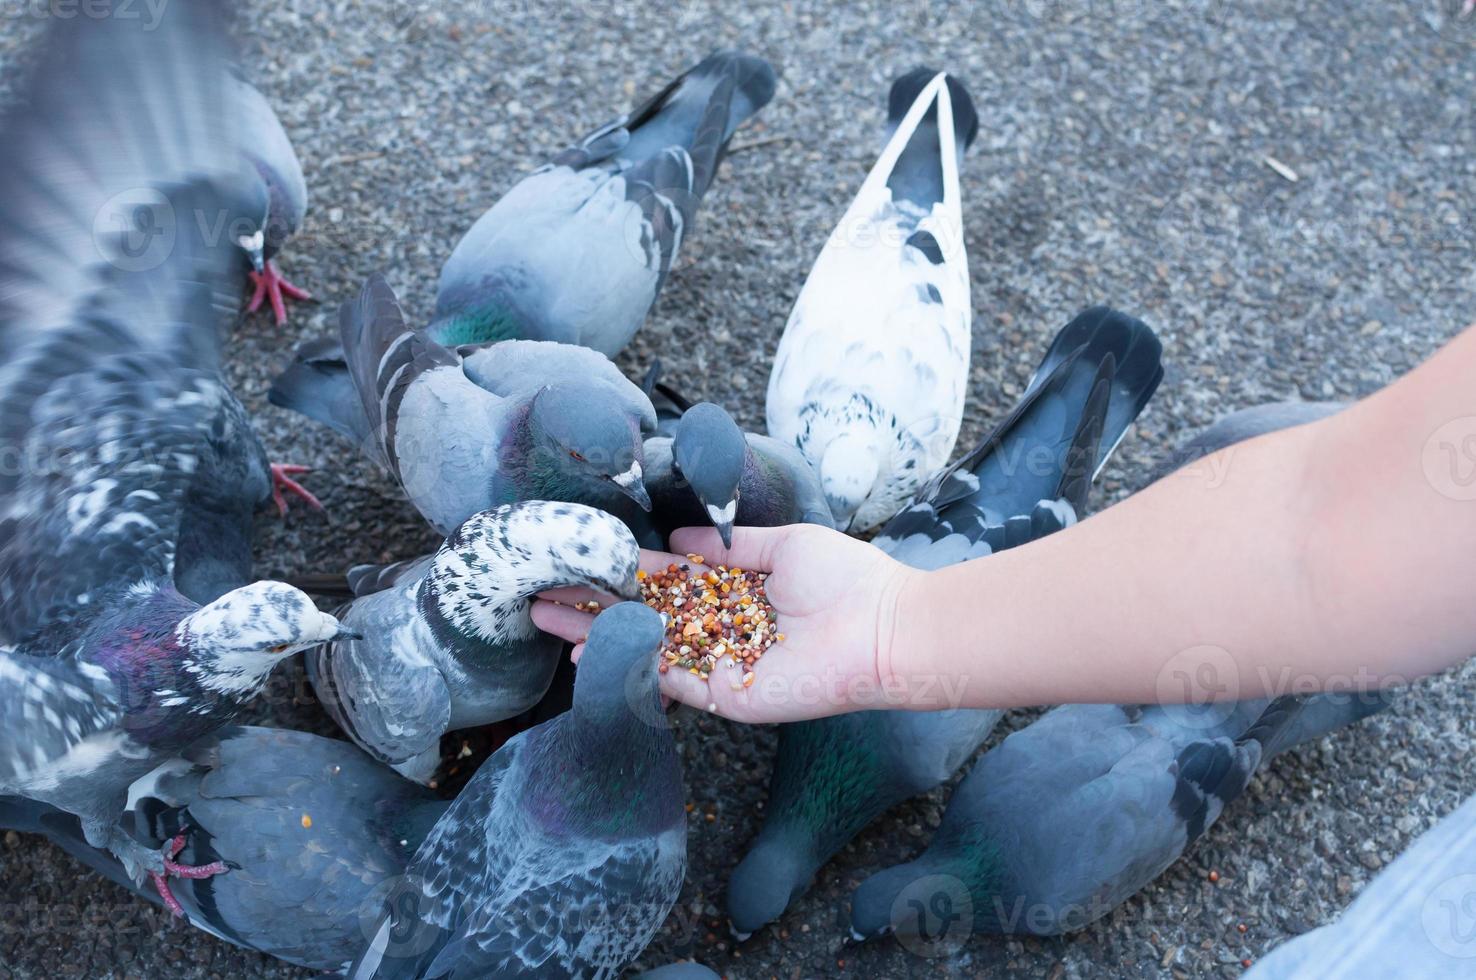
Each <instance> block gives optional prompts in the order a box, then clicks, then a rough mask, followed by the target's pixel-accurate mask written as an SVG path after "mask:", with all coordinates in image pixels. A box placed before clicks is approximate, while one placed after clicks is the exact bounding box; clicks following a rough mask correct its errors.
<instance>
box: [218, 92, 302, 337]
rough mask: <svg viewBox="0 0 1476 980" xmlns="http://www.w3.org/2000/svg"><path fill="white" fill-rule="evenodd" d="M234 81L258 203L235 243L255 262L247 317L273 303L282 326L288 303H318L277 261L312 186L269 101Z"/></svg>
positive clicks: (249, 189) (247, 172)
mask: <svg viewBox="0 0 1476 980" xmlns="http://www.w3.org/2000/svg"><path fill="white" fill-rule="evenodd" d="M233 82H234V86H233V91H232V95H233V99H232V107H233V109H234V110H235V113H236V116H235V118H236V120H237V124H238V125H239V126H240V128H241V137H240V139H241V141H242V143H243V147H242V153H243V156H244V162H245V164H246V167H245V168H244V172H243V179H244V180H245V182H246V190H245V193H247V194H249V196H250V197H251V199H252V200H253V201H254V203H255V204H256V207H255V208H253V209H252V211H251V216H252V218H253V220H251V221H250V222H248V223H245V224H243V225H242V226H241V227H240V228H238V229H236V231H237V238H236V243H237V244H238V245H240V246H241V249H242V251H243V252H244V253H245V255H246V259H247V261H248V262H249V263H250V269H249V270H248V272H247V275H248V276H249V277H250V281H251V285H252V293H251V299H250V300H249V301H248V302H247V305H246V312H247V313H255V312H256V311H257V310H259V309H261V307H262V304H263V303H269V304H270V305H271V308H272V315H273V316H274V317H275V318H276V321H277V325H278V326H281V325H282V324H285V323H286V322H287V303H286V300H288V299H296V300H311V299H312V298H313V297H312V294H311V293H309V292H307V290H305V289H302V288H301V287H300V286H296V285H293V284H292V283H291V282H289V281H288V280H287V279H286V278H285V277H284V276H283V275H282V273H281V272H280V271H279V270H278V269H277V264H276V262H275V261H274V258H275V256H276V255H277V253H278V252H279V251H281V249H282V246H283V245H284V244H286V242H287V240H288V239H289V238H291V237H292V236H293V235H294V234H296V233H297V229H298V228H299V227H301V225H302V219H303V217H304V215H306V213H307V201H308V193H307V181H306V179H305V178H304V177H303V175H302V163H301V162H300V161H299V160H298V159H297V151H295V150H294V149H293V148H292V141H291V140H289V139H288V138H287V131H286V130H285V129H284V128H282V121H281V120H280V119H278V118H277V114H276V112H274V111H273V110H272V107H271V104H270V103H268V102H267V100H266V96H264V95H262V94H261V91H260V90H259V89H258V88H257V87H256V86H254V85H252V84H251V83H250V82H248V81H246V79H244V78H242V77H241V76H240V75H239V73H238V74H235V75H233Z"/></svg>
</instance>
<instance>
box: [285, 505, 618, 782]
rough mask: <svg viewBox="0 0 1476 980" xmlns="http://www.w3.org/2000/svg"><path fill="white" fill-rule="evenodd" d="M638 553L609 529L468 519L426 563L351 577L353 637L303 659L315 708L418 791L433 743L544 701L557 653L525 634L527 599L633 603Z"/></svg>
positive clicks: (552, 640)
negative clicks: (583, 592)
mask: <svg viewBox="0 0 1476 980" xmlns="http://www.w3.org/2000/svg"><path fill="white" fill-rule="evenodd" d="M639 559H640V554H639V551H638V549H637V547H636V542H635V539H634V538H632V537H631V534H630V532H629V531H628V530H627V529H626V528H625V526H624V525H623V524H621V523H620V521H618V520H616V519H615V518H614V517H612V516H611V515H609V514H606V513H604V512H603V511H599V510H594V509H593V508H589V507H584V506H581V505H579V504H565V503H550V502H546V501H526V502H524V503H518V504H510V505H506V506H503V507H500V508H498V509H497V510H493V511H488V512H485V513H482V514H477V515H475V516H473V517H471V518H469V519H468V520H467V521H466V522H465V523H464V524H462V525H461V526H460V527H459V528H458V529H457V530H456V532H455V533H454V534H452V535H451V536H450V537H449V538H447V539H446V542H445V544H443V545H442V546H441V547H440V549H439V550H438V551H436V553H435V554H434V555H430V556H427V557H425V558H422V559H420V560H418V561H414V562H407V563H402V564H400V565H395V566H391V568H390V569H389V570H388V572H387V573H381V572H380V571H379V570H378V569H376V568H373V567H367V568H360V569H356V570H355V571H354V572H353V573H351V574H350V580H351V582H352V583H353V585H354V586H355V588H356V589H357V590H359V597H358V598H356V599H354V600H353V601H352V602H351V603H350V604H349V605H348V606H347V607H345V608H344V609H340V610H339V611H338V615H339V616H340V617H341V618H342V620H343V622H344V623H345V625H347V626H349V627H351V628H352V629H354V630H356V631H358V632H359V633H360V634H361V635H362V637H363V638H362V639H350V640H340V641H337V642H334V643H331V644H328V645H327V646H324V647H322V648H320V649H318V650H316V651H314V652H313V653H312V654H310V655H309V656H308V658H307V665H308V677H309V678H310V679H311V680H312V683H313V687H314V689H315V690H316V691H317V693H318V697H319V699H320V700H321V701H322V702H323V706H324V707H325V708H326V709H327V711H328V713H329V714H330V715H332V716H333V719H334V720H335V721H337V722H338V724H339V726H340V727H342V728H343V730H344V731H345V732H347V733H348V735H349V737H350V738H352V739H353V740H354V741H355V742H356V743H357V744H358V745H360V746H361V747H362V748H363V749H364V750H365V751H366V752H368V753H369V754H370V755H372V756H374V757H375V758H376V759H379V760H380V761H382V762H384V763H386V764H389V765H393V766H396V767H398V768H399V770H400V771H401V772H402V773H404V774H405V775H408V776H411V777H412V778H414V779H418V780H422V781H423V780H426V779H428V778H429V777H430V775H431V773H432V772H434V771H435V768H436V765H437V763H438V762H439V746H440V739H441V735H442V734H444V733H445V732H447V731H452V730H455V729H460V728H469V727H471V726H474V725H486V724H490V723H492V722H495V721H502V720H504V719H507V718H511V717H513V716H514V715H518V714H521V713H522V712H524V711H526V710H528V709H529V708H531V707H533V706H534V705H535V704H537V703H538V700H539V699H540V698H541V697H543V694H544V692H545V691H547V690H548V686H549V682H550V681H551V680H552V679H553V675H554V669H555V668H556V667H557V665H558V662H559V660H560V659H561V653H562V650H563V644H562V643H561V641H560V640H559V639H558V638H557V637H554V636H552V635H550V634H548V633H544V632H542V631H541V630H539V629H537V628H535V627H534V625H533V620H532V618H531V616H530V611H531V608H532V605H533V597H534V596H536V595H537V594H538V593H539V592H542V591H544V590H547V589H551V588H556V587H560V586H578V585H584V586H591V587H593V588H596V589H599V590H600V591H602V592H606V593H609V594H614V595H625V596H627V597H629V596H633V595H634V588H635V573H636V565H637V563H638V562H639Z"/></svg>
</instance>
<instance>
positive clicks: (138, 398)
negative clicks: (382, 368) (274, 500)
mask: <svg viewBox="0 0 1476 980" xmlns="http://www.w3.org/2000/svg"><path fill="white" fill-rule="evenodd" d="M102 13H103V14H107V13H108V11H107V10H103V11H102ZM114 13H117V14H118V15H117V16H113V15H108V16H102V15H98V16H88V17H76V18H65V19H58V20H57V21H56V23H55V24H54V25H53V26H52V28H51V30H50V32H49V33H48V36H47V38H46V40H45V42H44V47H43V50H42V52H41V56H40V58H39V59H38V63H37V66H36V73H35V75H34V76H33V78H32V79H31V82H30V86H29V88H28V90H27V97H26V99H25V100H24V101H23V102H22V103H21V104H20V105H19V106H18V107H17V108H15V109H14V110H12V112H11V113H10V114H9V115H8V117H7V118H6V120H5V122H4V124H3V134H4V135H3V142H4V143H5V146H6V153H5V154H4V156H3V158H0V197H3V198H4V200H5V201H6V216H5V220H4V221H3V222H0V453H3V455H4V456H5V458H8V459H11V460H19V461H22V462H24V463H25V465H15V466H8V467H4V468H3V471H4V472H0V497H3V499H5V501H6V502H7V507H6V511H5V514H4V515H3V518H0V644H4V647H3V649H0V746H3V749H0V794H10V795H17V796H22V797H26V798H29V799H32V800H36V801H41V802H45V803H50V804H52V805H54V806H57V807H59V808H61V809H63V810H66V811H68V812H70V813H73V814H75V815H76V816H78V817H79V818H81V822H82V829H83V832H84V833H85V835H86V837H87V840H88V841H89V843H91V844H92V845H94V846H96V847H106V848H108V849H110V850H111V851H112V852H113V853H115V854H116V855H117V856H118V857H119V858H120V859H121V860H122V861H123V864H124V866H125V869H126V871H127V873H128V875H129V876H130V877H131V878H133V879H135V880H139V879H140V877H141V875H142V874H143V873H145V872H148V873H149V874H150V875H152V876H153V881H154V883H155V885H156V887H157V888H158V889H159V891H160V892H161V894H162V895H164V896H165V897H166V899H167V897H168V894H169V889H168V884H167V881H166V880H165V879H166V875H169V874H182V873H188V872H189V869H187V868H184V867H183V866H181V865H179V864H177V863H176V862H174V861H172V860H171V859H170V856H169V855H166V854H162V853H160V852H157V851H150V850H148V849H146V848H144V847H142V846H141V845H139V844H138V843H137V842H136V841H134V840H133V839H132V838H130V837H128V836H127V835H124V834H120V833H119V832H118V829H117V820H118V815H119V814H120V813H121V811H122V809H123V804H124V801H125V798H126V792H127V788H128V786H129V784H130V783H132V782H133V781H134V780H135V779H136V778H138V777H139V776H141V775H143V774H144V773H146V772H148V771H150V770H151V769H153V768H154V766H156V765H157V764H158V763H159V761H160V760H161V759H163V758H168V757H170V756H172V755H173V754H174V753H175V752H177V751H178V750H179V749H180V748H182V747H183V746H184V745H187V744H188V743H190V742H192V741H194V740H195V739H197V738H200V737H202V736H204V735H206V734H208V733H209V732H211V731H212V730H214V729H216V728H218V727H219V726H221V725H223V724H225V723H226V722H228V721H229V720H230V719H231V718H232V717H233V716H234V715H235V714H236V712H238V711H239V710H240V708H241V707H242V706H243V705H244V704H245V702H246V701H248V700H249V699H250V698H251V697H252V696H253V695H254V694H255V693H256V692H257V691H258V690H259V689H260V688H261V686H262V684H263V683H264V682H265V680H266V677H267V675H268V673H269V672H270V671H271V669H272V667H273V666H274V665H275V664H276V663H277V662H278V661H279V660H281V659H282V658H284V657H286V656H289V655H290V654H292V653H293V652H295V651H297V650H301V649H303V648H305V647H307V646H311V645H313V644H316V643H320V642H322V641H323V640H325V639H328V638H330V637H332V636H334V635H335V634H337V633H339V632H340V627H339V624H338V622H337V621H336V620H335V619H334V618H333V617H332V616H329V615H326V614H323V613H320V612H318V610H317V609H315V608H314V607H313V605H312V603H311V602H310V601H309V600H308V598H307V596H305V595H303V594H302V593H301V592H298V591H297V590H296V589H293V588H291V587H290V586H287V585H283V584H281V583H276V582H257V583H255V584H249V585H248V584H246V583H247V582H248V581H249V578H248V576H249V571H250V557H251V555H250V539H251V530H252V520H253V513H254V511H255V509H256V508H258V507H259V506H261V505H262V504H263V503H264V502H265V501H267V500H269V499H270V497H271V492H272V485H273V483H272V478H271V472H270V468H269V466H268V464H267V461H266V458H265V455H264V453H263V452H262V449H261V446H260V444H259V443H258V442H257V440H256V437H255V435H254V434H253V433H252V431H251V427H250V422H249V420H248V419H247V417H246V414H245V411H244V410H243V409H242V407H241V405H240V403H239V402H237V401H236V399H235V398H234V396H233V395H232V394H231V393H230V391H229V390H228V389H227V388H226V387H225V386H224V384H223V383H222V381H221V379H220V377H219V374H218V364H219V357H218V351H217V345H218V343H219V339H220V331H221V329H222V326H223V322H224V319H225V315H226V313H227V311H229V310H230V308H231V306H233V298H232V293H233V292H234V290H233V289H232V288H231V286H232V282H231V280H232V271H233V269H234V268H235V262H236V261H237V260H238V256H237V255H236V254H235V252H234V246H233V245H230V244H229V243H225V242H222V243H221V246H220V247H211V246H210V245H209V244H208V243H207V242H206V241H205V240H204V238H205V232H204V230H203V229H202V227H201V226H202V225H206V226H210V225H211V222H210V221H209V220H205V221H201V220H196V218H206V219H209V218H210V217H212V216H217V215H218V216H221V217H223V218H226V219H232V218H233V216H235V215H238V214H239V212H238V211H236V210H234V206H235V199H234V198H233V196H232V195H231V193H230V192H229V191H228V190H226V189H225V188H227V187H229V186H230V185H229V179H230V176H231V174H232V172H233V168H234V167H235V166H236V165H237V164H238V162H239V155H238V153H237V150H236V147H235V146H234V145H233V144H232V143H231V141H230V138H229V134H228V132H227V131H226V126H227V124H228V115H227V113H226V112H225V111H224V107H225V105H226V104H227V98H226V95H225V90H226V86H227V84H228V80H229V74H228V65H229V54H230V52H229V43H228V40H227V37H226V34H225V30H224V27H223V24H222V20H221V15H220V11H219V10H218V8H217V7H216V5H215V4H213V3H207V2H201V3H190V4H171V5H170V6H169V7H168V8H167V9H166V10H165V11H163V12H162V13H161V16H160V19H159V22H158V23H157V24H151V23H149V22H148V21H146V20H145V19H143V18H139V17H127V16H122V15H121V12H114Z"/></svg>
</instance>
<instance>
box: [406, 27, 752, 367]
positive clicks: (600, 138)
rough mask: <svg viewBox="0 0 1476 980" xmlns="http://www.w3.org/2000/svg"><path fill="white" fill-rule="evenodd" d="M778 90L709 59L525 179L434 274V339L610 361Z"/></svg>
mask: <svg viewBox="0 0 1476 980" xmlns="http://www.w3.org/2000/svg"><path fill="white" fill-rule="evenodd" d="M774 84H775V80H774V70H773V68H771V67H770V66H769V63H768V62H766V61H764V60H763V59H761V58H756V57H753V56H752V55H746V54H740V53H737V52H731V51H724V52H719V53H717V54H713V55H711V56H709V57H708V58H706V59H705V60H704V61H702V62H701V63H700V64H698V65H697V66H696V67H694V68H692V69H691V70H689V71H687V72H685V73H684V74H682V75H679V76H678V77H676V78H675V79H673V80H672V81H671V82H670V83H668V84H667V86H666V87H665V88H663V89H662V90H661V91H660V92H658V93H657V94H656V95H655V96H654V97H652V98H651V99H650V100H649V101H647V102H645V103H644V104H643V105H641V106H640V107H639V108H637V109H635V110H633V111H631V112H629V113H627V114H626V115H624V116H621V117H620V118H619V119H616V120H614V121H613V122H610V123H608V124H606V125H604V126H601V127H600V128H599V129H596V130H595V131H594V132H592V133H590V134H589V135H588V136H586V137H584V139H583V140H581V141H580V142H579V144H578V145H576V146H574V147H571V148H569V149H567V150H565V151H564V152H562V153H560V154H559V155H558V156H556V157H554V158H553V160H551V161H550V162H549V163H548V164H547V165H545V166H543V167H541V168H540V169H538V170H536V171H534V172H533V173H532V174H530V175H529V176H527V177H526V178H524V179H523V180H522V181H521V182H519V183H518V184H517V185H516V186H515V187H513V188H512V190H510V191H508V192H507V194H506V195H505V196H504V197H503V198H502V200H500V201H498V202H497V203H496V204H495V205H493V206H492V209H491V210H490V211H488V212H487V213H486V214H484V215H482V217H481V218H480V219H478V221H477V223H476V224H474V225H473V226H472V227H471V230H470V231H468V232H467V233H466V236H465V237H464V238H462V240H461V242H460V244H458V245H457V246H456V250H455V251H454V252H452V253H451V258H450V259H449V260H448V261H447V262H446V265H445V267H444V268H443V269H442V270H441V282H440V287H439V291H438V294H437V298H436V319H435V322H434V323H433V324H431V326H430V328H429V331H430V334H431V336H432V338H433V339H434V340H436V341H437V342H439V343H441V344H444V345H446V346H448V347H455V346H459V345H462V344H471V343H477V344H480V343H487V342H489V341H495V340H507V339H521V340H554V341H559V342H560V343H566V344H583V345H584V346H586V347H592V348H594V349H595V350H597V351H600V352H602V353H604V354H608V355H610V356H612V357H613V356H614V355H615V354H616V353H618V352H619V351H620V350H621V349H622V348H624V347H625V345H626V344H628V343H629V342H630V338H631V337H632V336H633V335H634V334H635V332H636V329H637V328H638V327H640V325H641V322H642V321H643V320H645V318H646V313H647V311H648V310H650V308H651V304H652V303H653V302H655V300H656V296H657V294H658V293H660V291H661V286H662V284H663V283H664V282H665V280H666V274H667V272H668V271H669V270H670V269H671V264H672V262H673V261H674V260H675V258H676V255H677V251H678V250H679V249H680V248H681V245H682V242H683V240H684V239H685V238H686V236H687V234H688V233H689V232H690V231H691V228H692V224H693V221H694V220H695V218H696V211H697V204H698V202H699V201H701V199H702V195H703V194H704V193H706V191H707V188H708V186H709V185H710V184H711V183H712V180H713V177H714V176H715V175H716V173H717V168H718V164H719V163H720V162H721V161H722V157H723V153H724V151H725V150H726V149H727V146H728V141H729V140H730V139H731V138H732V136H733V132H734V130H736V129H737V128H738V126H739V125H740V124H741V123H742V122H743V121H744V120H745V119H747V118H748V117H749V116H752V115H753V114H754V113H756V112H758V111H759V110H760V109H762V108H763V107H764V106H765V105H767V104H768V102H769V100H770V99H771V98H773V96H774Z"/></svg>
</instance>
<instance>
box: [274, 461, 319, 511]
mask: <svg viewBox="0 0 1476 980" xmlns="http://www.w3.org/2000/svg"><path fill="white" fill-rule="evenodd" d="M311 471H312V467H311V466H298V465H296V464H293V463H273V464H272V501H273V502H274V503H275V504H276V505H277V514H278V515H279V516H281V517H286V516H287V498H286V496H285V495H284V491H285V493H290V494H292V495H293V496H294V497H300V498H301V499H302V500H304V501H306V503H307V505H308V506H309V507H311V508H312V509H313V510H316V511H322V510H323V504H322V502H321V501H319V500H318V498H317V497H314V496H313V494H312V491H310V490H308V488H307V487H305V486H303V485H302V484H301V483H298V482H297V481H296V480H294V479H292V478H293V477H294V476H296V475H298V474H299V473H309V472H311Z"/></svg>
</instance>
